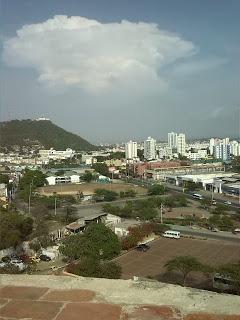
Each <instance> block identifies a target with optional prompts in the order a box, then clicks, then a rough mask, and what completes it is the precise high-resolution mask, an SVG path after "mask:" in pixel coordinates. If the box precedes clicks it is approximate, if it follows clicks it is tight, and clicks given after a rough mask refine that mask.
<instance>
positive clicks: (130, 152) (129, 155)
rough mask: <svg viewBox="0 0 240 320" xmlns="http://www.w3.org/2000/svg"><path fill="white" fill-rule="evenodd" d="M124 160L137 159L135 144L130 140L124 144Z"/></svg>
mask: <svg viewBox="0 0 240 320" xmlns="http://www.w3.org/2000/svg"><path fill="white" fill-rule="evenodd" d="M125 158H126V159H135V158H137V142H134V141H132V140H130V141H129V142H127V143H126V144H125Z"/></svg>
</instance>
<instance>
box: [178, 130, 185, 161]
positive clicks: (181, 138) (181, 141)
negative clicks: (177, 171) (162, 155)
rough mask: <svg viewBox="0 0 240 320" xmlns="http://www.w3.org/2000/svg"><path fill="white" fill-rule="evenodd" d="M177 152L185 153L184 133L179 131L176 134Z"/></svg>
mask: <svg viewBox="0 0 240 320" xmlns="http://www.w3.org/2000/svg"><path fill="white" fill-rule="evenodd" d="M177 152H178V153H179V154H180V155H182V156H184V155H185V153H186V137H185V134H184V133H179V135H178V136H177Z"/></svg>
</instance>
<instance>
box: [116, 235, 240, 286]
mask: <svg viewBox="0 0 240 320" xmlns="http://www.w3.org/2000/svg"><path fill="white" fill-rule="evenodd" d="M150 246H151V248H150V249H149V250H148V251H147V252H138V251H136V250H132V251H130V252H129V253H127V254H124V255H122V256H120V257H118V258H116V259H115V260H116V261H117V262H118V263H119V264H120V265H121V266H122V272H123V273H122V278H123V279H129V278H132V277H133V276H139V277H148V276H152V277H154V278H156V279H158V280H160V281H166V282H172V283H178V282H179V281H180V279H181V278H180V275H179V274H173V273H171V274H170V273H167V272H166V270H165V268H164V264H165V263H166V262H167V261H168V260H170V259H172V258H174V257H176V256H181V255H191V256H194V257H196V258H198V259H199V260H200V261H201V262H202V263H206V264H209V265H212V266H218V265H220V264H224V263H228V262H236V261H239V260H240V245H238V244H232V243H228V242H224V241H217V240H197V239H186V238H181V239H179V240H174V239H166V238H160V239H158V240H155V241H153V242H152V243H151V244H150ZM203 278H204V277H202V276H199V275H197V274H195V275H193V277H192V279H190V280H189V284H190V283H191V284H194V286H197V287H206V286H209V283H208V284H207V285H206V283H204V284H203V282H204V281H206V279H203Z"/></svg>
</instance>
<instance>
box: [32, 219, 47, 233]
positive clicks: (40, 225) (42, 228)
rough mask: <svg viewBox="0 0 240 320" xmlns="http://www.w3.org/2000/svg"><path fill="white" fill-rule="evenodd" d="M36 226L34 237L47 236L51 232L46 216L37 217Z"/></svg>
mask: <svg viewBox="0 0 240 320" xmlns="http://www.w3.org/2000/svg"><path fill="white" fill-rule="evenodd" d="M34 222H35V223H34V224H35V228H34V231H33V235H32V237H33V238H34V237H41V236H47V235H48V234H49V227H48V223H47V221H46V219H45V218H44V217H37V218H36V219H35V221H34Z"/></svg>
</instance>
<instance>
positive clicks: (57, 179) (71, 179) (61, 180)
mask: <svg viewBox="0 0 240 320" xmlns="http://www.w3.org/2000/svg"><path fill="white" fill-rule="evenodd" d="M46 180H47V182H48V185H49V186H55V185H56V184H67V183H79V182H80V176H79V175H77V174H74V175H71V176H50V177H47V178H46Z"/></svg>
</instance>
